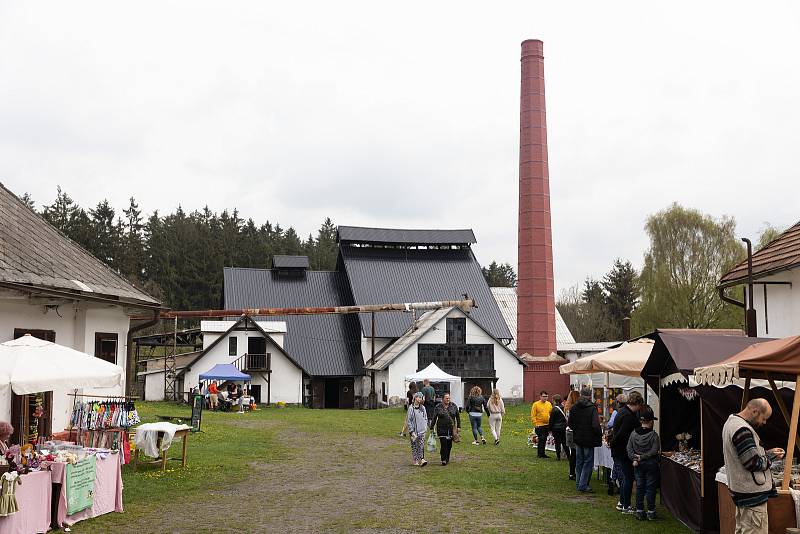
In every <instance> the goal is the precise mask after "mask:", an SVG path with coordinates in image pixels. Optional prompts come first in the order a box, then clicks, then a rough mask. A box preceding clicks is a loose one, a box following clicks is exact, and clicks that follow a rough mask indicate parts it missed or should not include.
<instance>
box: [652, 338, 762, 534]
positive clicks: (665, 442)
mask: <svg viewBox="0 0 800 534" xmlns="http://www.w3.org/2000/svg"><path fill="white" fill-rule="evenodd" d="M647 337H649V338H650V339H653V340H654V342H655V343H654V346H653V351H652V352H651V354H650V357H649V358H648V360H647V363H646V364H645V366H644V368H643V369H642V373H641V376H642V378H644V379H645V381H646V382H647V384H648V385H649V386H650V387H651V388H652V389H653V390H654V391H656V394H657V395H658V398H659V412H660V413H659V425H660V428H659V434H660V436H661V445H662V451H666V452H665V453H664V458H663V460H662V463H661V465H662V468H661V469H662V476H661V500H662V502H663V503H664V506H665V508H667V510H669V512H670V513H671V514H672V515H673V516H674V517H675V518H676V519H678V520H679V521H681V522H682V523H684V524H685V525H686V526H688V527H689V528H690V529H692V530H694V531H695V532H708V533H714V532H719V509H718V505H717V488H716V485H715V482H714V474H715V473H716V471H717V470H718V469H719V467H720V466H722V464H723V460H722V451H721V449H720V448H718V447H708V448H706V447H703V445H704V442H706V443H708V440H709V439H711V440H712V441H713V440H714V439H717V440H719V439H721V428H722V424H723V423H724V419H725V418H727V413H726V414H725V415H724V417H723V416H722V414H721V413H718V412H716V411H714V410H712V409H710V408H711V407H714V406H720V407H722V410H723V411H724V410H728V409H729V408H730V409H731V411H730V412H728V413H732V412H734V411H738V408H737V406H738V400H739V399H740V398H741V389H738V388H737V387H736V386H731V387H730V388H715V387H711V388H698V387H697V383H696V382H695V381H694V380H693V379H691V376H692V375H693V373H694V369H695V367H698V366H700V365H708V364H713V363H718V362H721V361H723V360H725V359H727V358H729V357H731V356H732V355H734V354H737V353H738V352H740V351H741V350H743V349H745V348H747V347H748V346H750V345H752V344H754V343H757V342H759V341H765V340H764V339H758V338H748V337H744V336H735V335H715V334H713V333H712V334H709V333H707V332H703V333H692V331H672V332H663V331H657V332H655V333H653V334H650V335H648V336H647ZM734 408H735V409H734ZM720 418H722V419H721V420H720ZM678 436H680V437H681V438H683V439H680V440H679V439H678ZM709 473H710V474H709Z"/></svg>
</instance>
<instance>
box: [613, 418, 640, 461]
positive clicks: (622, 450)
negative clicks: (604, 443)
mask: <svg viewBox="0 0 800 534" xmlns="http://www.w3.org/2000/svg"><path fill="white" fill-rule="evenodd" d="M638 426H639V416H638V415H637V414H636V413H634V412H632V411H631V409H630V408H628V407H627V406H623V407H622V408H620V409H619V413H617V418H616V419H614V428H613V430H612V435H611V439H610V440H609V442H608V446H609V447H611V456H614V457H616V458H627V457H628V439H630V437H631V432H633V431H634V430H636V428H638Z"/></svg>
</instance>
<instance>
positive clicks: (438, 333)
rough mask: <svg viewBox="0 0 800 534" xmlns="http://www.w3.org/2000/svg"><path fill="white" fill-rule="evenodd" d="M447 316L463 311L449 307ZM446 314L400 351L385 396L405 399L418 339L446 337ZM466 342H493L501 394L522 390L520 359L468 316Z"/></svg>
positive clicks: (429, 340) (414, 367) (431, 340)
mask: <svg viewBox="0 0 800 534" xmlns="http://www.w3.org/2000/svg"><path fill="white" fill-rule="evenodd" d="M447 317H454V318H462V317H464V314H463V313H461V312H460V311H458V310H453V311H451V312H450V313H449V314H448V315H447ZM447 317H443V318H442V319H441V320H440V321H439V322H438V323H436V325H434V328H431V329H430V330H429V331H428V332H426V333H425V334H424V335H423V336H422V337H421V338H419V339H418V340H417V342H416V343H414V344H413V345H411V346H410V347H409V348H408V349H407V350H406V351H405V352H403V354H401V355H400V356H399V357H398V358H397V359H396V360H395V361H394V362H392V364H391V365H390V366H389V368H388V369H387V382H388V396H389V398H391V397H393V396H397V397H400V398H401V399H404V398H405V396H406V384H405V377H406V376H408V375H410V374H413V373H416V372H417V371H418V369H417V363H418V361H419V360H418V358H417V350H418V345H419V344H420V343H423V344H425V343H436V344H438V343H445V342H446V341H447V328H446V325H447ZM466 341H467V343H469V344H484V345H488V344H491V345H494V368H495V372H496V375H497V385H496V387H497V389H499V390H500V394H501V395H502V396H503V397H506V398H509V397H512V390H514V389H517V390H518V391H522V382H523V381H522V373H523V369H524V368H523V366H522V364H520V363H519V360H517V359H516V358H515V357H514V356H512V355H511V354H509V353H508V351H506V349H505V348H504V347H503V346H502V345H501V344H500V343H498V342H497V341H495V340H494V339H492V337H491V336H489V335H488V334H487V333H486V332H484V331H483V329H482V328H480V327H479V326H478V325H477V324H475V323H474V322H473V321H472V320H471V319H470V318H469V316H467V340H466ZM375 388H376V389H378V390H379V388H380V384H379V383H377V380H376V386H375ZM454 400H455V401H457V403H458V404H460V403H461V401H460V399H454Z"/></svg>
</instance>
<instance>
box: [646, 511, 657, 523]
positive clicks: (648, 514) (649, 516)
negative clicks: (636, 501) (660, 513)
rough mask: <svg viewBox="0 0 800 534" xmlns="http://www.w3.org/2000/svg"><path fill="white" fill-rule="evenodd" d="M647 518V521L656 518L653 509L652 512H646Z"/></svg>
mask: <svg viewBox="0 0 800 534" xmlns="http://www.w3.org/2000/svg"><path fill="white" fill-rule="evenodd" d="M647 520H648V521H655V520H656V513H655V511H653V512H647Z"/></svg>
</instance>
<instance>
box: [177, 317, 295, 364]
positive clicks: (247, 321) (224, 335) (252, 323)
mask: <svg viewBox="0 0 800 534" xmlns="http://www.w3.org/2000/svg"><path fill="white" fill-rule="evenodd" d="M227 323H228V324H229V325H230V328H228V329H227V330H226V331H225V332H223V333H222V334H220V336H219V337H217V339H215V340H214V341H212V342H211V344H210V345H209V346H208V347H206V348H204V349H203V350H201V351H200V352H199V353H197V356H196V357H195V358H194V359H192V360H191V361H190V362H188V363H186V365H185V366H184V367H183V369H182V370H181V372H180V373H178V374H179V375H180V374H182V373H184V372H186V371H188V370H189V369H191V368H192V366H193V365H194V364H196V363H197V362H199V361H200V360H202V359H203V356H205V355H206V354H208V352H209V351H210V350H211V349H213V348H214V347H216V346H217V345H219V344H220V343H221V342H222V341H223V340H224V339H227V338H228V335H229V334H230V333H231V332H233V331H234V330H236V328H238V327H239V326H241V325H243V324H244V325H246V326H248V327H250V326H252V327H253V328H255V329H256V330H257V331H259V332H261V334H262V335H263V336H264V337H265V338H268V339H270V340H271V341H272V344H273V345H275V348H277V349H278V352H280V353H281V354H283V355H284V356H286V358H287V359H288V360H289V361H290V362H292V363H293V364H295V365H296V366H297V367H299V368H300V369H302V370H303V371H305V368H303V366H302V365H301V364H300V363H299V362H298V361H297V360H295V359H294V358H293V357H292V356H291V355H289V354H288V353H287V352H286V351H285V350H284V349H282V348H281V346H280V345H278V343H277V342H276V341H275V340H274V339H272V338H270V336H269V334H268V333H267V332H266V331H265V330H264V329H263V328H262V327H261V325H259V322H258V321H255V320H254V319H253V318H252V317H250V316H249V315H242V316H241V317H239V318H238V319H237V320H236V321H227ZM176 363H177V362H176Z"/></svg>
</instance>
